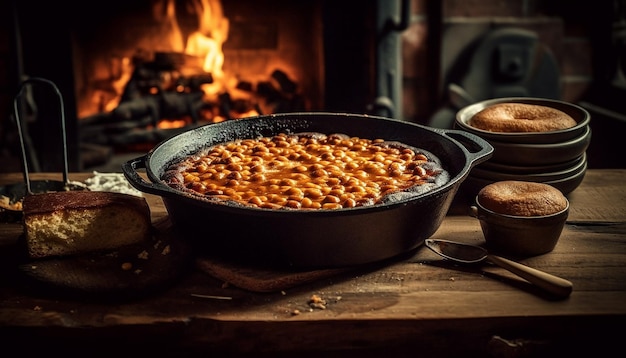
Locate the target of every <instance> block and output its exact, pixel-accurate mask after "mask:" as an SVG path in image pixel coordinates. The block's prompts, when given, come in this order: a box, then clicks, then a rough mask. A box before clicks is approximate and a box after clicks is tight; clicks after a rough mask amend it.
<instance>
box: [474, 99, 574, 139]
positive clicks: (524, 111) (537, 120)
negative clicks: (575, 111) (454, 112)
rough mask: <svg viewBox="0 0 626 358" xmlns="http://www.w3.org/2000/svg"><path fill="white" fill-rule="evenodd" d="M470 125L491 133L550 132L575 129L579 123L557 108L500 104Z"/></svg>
mask: <svg viewBox="0 0 626 358" xmlns="http://www.w3.org/2000/svg"><path fill="white" fill-rule="evenodd" d="M468 124H469V125H470V126H472V127H474V128H478V129H482V130H485V131H490V132H508V133H512V132H548V131H556V130H562V129H567V128H571V127H574V126H575V125H576V124H577V122H576V120H574V118H572V117H571V116H570V115H568V114H567V113H565V112H563V111H560V110H558V109H556V108H552V107H548V106H541V105H535V104H525V103H499V104H495V105H492V106H488V107H486V108H484V109H483V110H481V111H479V112H478V113H476V114H474V115H473V116H472V118H471V119H470V120H469V122H468Z"/></svg>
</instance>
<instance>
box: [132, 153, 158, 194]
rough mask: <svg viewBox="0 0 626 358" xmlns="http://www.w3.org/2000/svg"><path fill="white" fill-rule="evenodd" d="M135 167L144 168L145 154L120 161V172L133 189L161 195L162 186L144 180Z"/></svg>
mask: <svg viewBox="0 0 626 358" xmlns="http://www.w3.org/2000/svg"><path fill="white" fill-rule="evenodd" d="M137 168H146V155H144V156H141V157H137V158H134V159H131V160H129V161H127V162H125V163H122V172H123V173H124V176H125V177H126V179H127V180H128V182H129V183H130V185H132V186H133V187H134V188H135V189H137V190H139V191H142V192H145V193H149V194H155V195H161V196H162V195H163V191H164V190H167V188H164V187H161V186H159V187H157V185H155V184H154V183H150V182H148V181H146V180H145V179H144V178H143V177H142V176H141V175H140V174H139V172H138V171H137Z"/></svg>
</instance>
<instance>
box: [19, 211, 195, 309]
mask: <svg viewBox="0 0 626 358" xmlns="http://www.w3.org/2000/svg"><path fill="white" fill-rule="evenodd" d="M153 229H154V235H153V238H152V240H151V241H150V242H149V243H146V244H141V245H130V246H127V247H124V248H120V249H117V250H110V251H104V252H99V253H90V254H84V255H77V256H68V257H58V258H48V259H37V260H33V259H26V260H23V261H22V262H20V263H19V264H18V271H19V273H21V274H22V275H23V276H24V278H25V279H26V280H24V285H26V287H27V288H29V289H33V290H35V291H37V292H39V293H44V294H52V295H55V296H63V297H70V298H71V297H76V298H84V297H91V298H96V299H103V300H120V299H129V298H135V297H139V296H143V295H146V294H148V293H152V292H155V291H158V290H161V289H163V288H165V287H167V286H168V285H169V284H172V283H173V282H175V281H176V279H177V278H179V277H180V276H181V275H182V274H183V273H184V271H185V270H186V269H187V268H188V267H189V266H190V265H189V263H190V262H191V261H192V260H191V249H190V248H189V245H188V243H186V242H185V241H184V240H181V239H180V238H179V237H177V236H176V235H173V232H172V229H171V223H170V222H169V220H168V219H167V218H165V219H163V220H160V221H159V222H156V223H154V224H153Z"/></svg>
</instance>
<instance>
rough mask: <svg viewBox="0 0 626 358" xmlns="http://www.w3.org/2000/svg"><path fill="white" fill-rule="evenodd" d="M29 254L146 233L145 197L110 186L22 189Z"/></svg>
mask: <svg viewBox="0 0 626 358" xmlns="http://www.w3.org/2000/svg"><path fill="white" fill-rule="evenodd" d="M23 215H24V216H23V217H24V219H23V220H24V234H25V235H24V236H25V241H26V247H27V252H28V256H29V257H30V258H42V257H49V256H66V255H74V254H82V253H88V252H94V251H101V250H108V249H117V248H120V247H122V246H126V245H131V244H137V243H141V242H145V241H147V240H149V239H150V238H151V235H152V232H151V231H152V226H151V220H150V208H149V207H148V203H147V202H146V200H145V198H142V197H137V196H133V195H128V194H121V193H114V192H95V191H66V192H49V193H42V194H32V195H27V196H26V197H25V198H24V203H23Z"/></svg>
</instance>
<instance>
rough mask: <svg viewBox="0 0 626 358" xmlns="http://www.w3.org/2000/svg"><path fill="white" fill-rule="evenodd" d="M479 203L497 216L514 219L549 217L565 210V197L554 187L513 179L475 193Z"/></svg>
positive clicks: (490, 185) (496, 183)
mask: <svg viewBox="0 0 626 358" xmlns="http://www.w3.org/2000/svg"><path fill="white" fill-rule="evenodd" d="M478 202H479V203H480V204H481V205H482V206H483V207H484V208H486V209H489V210H491V211H494V212H496V213H500V214H506V215H516V216H541V215H550V214H555V213H558V212H561V211H563V210H565V209H566V208H567V198H565V196H564V195H563V193H561V191H559V190H558V189H556V188H555V187H553V186H551V185H548V184H544V183H535V182H524V181H515V180H506V181H500V182H495V183H492V184H489V185H487V186H485V187H484V188H482V189H481V190H480V191H479V192H478Z"/></svg>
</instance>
